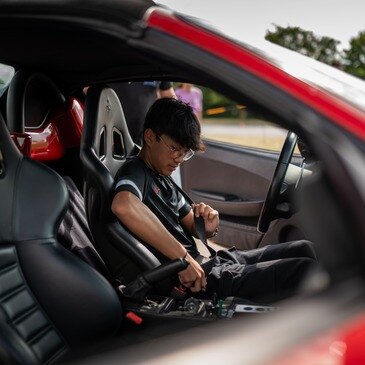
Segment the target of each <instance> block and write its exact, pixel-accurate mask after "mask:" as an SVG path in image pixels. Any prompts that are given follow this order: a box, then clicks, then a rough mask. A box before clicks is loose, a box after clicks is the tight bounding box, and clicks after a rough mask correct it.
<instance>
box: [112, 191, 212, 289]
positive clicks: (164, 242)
mask: <svg viewBox="0 0 365 365" xmlns="http://www.w3.org/2000/svg"><path fill="white" fill-rule="evenodd" d="M111 208H112V211H113V213H114V214H115V215H116V216H117V217H118V219H119V220H120V221H121V222H122V223H123V224H124V225H125V226H126V227H127V228H128V229H129V230H130V231H131V232H132V233H134V234H135V235H136V236H137V237H139V238H140V239H141V240H143V241H144V242H147V243H148V244H150V245H151V246H152V247H154V248H156V249H157V250H158V251H159V252H161V253H162V254H163V255H165V256H166V257H168V258H170V259H176V258H181V257H184V256H185V254H186V249H185V247H184V246H183V245H182V244H181V243H180V242H179V241H177V240H176V239H175V237H174V236H173V235H172V234H171V233H170V232H169V231H168V230H167V229H166V228H165V227H164V225H163V224H162V223H161V222H160V220H159V219H158V218H157V217H156V215H155V214H154V213H153V212H152V211H151V210H150V209H149V208H148V207H147V206H146V205H145V204H144V203H143V202H141V200H139V199H138V198H137V197H136V196H135V195H134V194H132V193H130V192H129V191H121V192H119V193H117V194H116V196H115V197H114V199H113V202H112V207H111ZM186 259H187V260H188V261H189V263H190V265H189V266H188V268H187V269H186V270H184V271H181V272H180V273H179V277H180V281H181V283H182V284H184V285H185V286H187V287H190V288H191V290H192V291H200V290H201V288H202V287H205V285H206V281H205V276H204V271H203V269H202V268H201V267H200V265H199V264H198V263H197V262H196V261H195V260H194V259H193V258H192V257H191V256H190V255H189V254H188V255H187V257H186Z"/></svg>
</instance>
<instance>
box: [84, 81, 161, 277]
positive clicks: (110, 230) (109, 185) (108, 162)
mask: <svg viewBox="0 0 365 365" xmlns="http://www.w3.org/2000/svg"><path fill="white" fill-rule="evenodd" d="M137 152H138V147H137V146H136V145H135V144H134V142H133V140H132V138H131V136H130V134H129V131H128V127H127V123H126V120H125V117H124V113H123V109H122V106H121V103H120V101H119V98H118V96H117V94H116V93H115V91H114V90H113V89H111V88H108V87H102V86H91V87H90V88H89V89H88V92H87V97H86V107H85V115H84V129H83V135H82V140H81V161H82V163H83V166H84V173H85V177H84V198H85V209H86V214H87V217H88V222H89V226H90V229H91V232H92V234H93V237H94V240H95V246H96V249H97V250H98V252H99V254H100V255H101V257H102V258H103V260H104V262H105V263H106V266H107V267H108V269H109V271H110V272H111V274H112V276H113V277H114V278H115V279H118V280H120V281H121V282H122V283H123V284H126V283H129V282H131V281H132V280H133V279H135V278H136V277H137V276H138V274H140V273H142V272H145V271H148V270H150V269H153V268H156V267H157V266H160V265H161V263H160V262H159V260H158V259H157V258H156V257H155V256H154V255H153V254H152V253H151V252H150V251H149V250H148V249H147V248H146V247H145V246H144V245H143V244H142V243H141V242H140V241H139V240H138V239H137V238H136V237H134V236H133V235H132V233H131V232H129V231H128V230H127V229H126V228H125V227H123V226H122V225H121V224H120V223H119V221H118V219H117V217H116V216H115V215H114V214H113V213H112V211H111V202H112V198H113V192H114V177H115V175H116V173H117V171H118V169H119V168H120V167H121V166H122V165H123V163H124V162H125V161H126V159H127V158H128V157H130V156H131V155H134V154H136V153H137Z"/></svg>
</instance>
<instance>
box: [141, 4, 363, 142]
mask: <svg viewBox="0 0 365 365" xmlns="http://www.w3.org/2000/svg"><path fill="white" fill-rule="evenodd" d="M147 24H148V26H149V27H151V28H154V29H157V30H160V31H162V32H164V33H167V34H169V35H171V36H173V37H176V38H179V39H182V40H184V41H185V42H187V43H190V44H192V45H194V46H197V47H198V48H200V49H203V50H205V51H207V52H209V53H211V54H214V55H216V56H217V57H219V58H221V59H223V60H225V61H227V62H230V63H231V64H233V65H235V66H238V67H240V68H242V69H245V70H247V71H249V72H250V73H252V74H254V75H256V76H258V77H259V78H261V79H263V80H265V81H266V82H269V83H270V84H272V85H274V86H276V87H278V88H280V89H281V90H284V91H286V92H287V93H289V94H290V95H292V96H293V97H295V98H297V99H298V100H300V101H301V102H303V103H305V104H307V105H309V106H310V107H311V108H313V109H315V110H317V111H318V112H320V113H321V114H322V115H324V116H326V117H328V118H329V119H330V120H331V121H333V122H335V123H336V124H338V125H339V126H341V127H342V128H344V129H346V130H348V131H350V132H351V133H353V134H354V135H356V136H358V137H359V138H361V139H364V140H365V113H364V112H362V111H361V110H359V109H357V108H355V107H353V106H351V105H349V104H348V103H346V102H344V101H343V100H341V99H340V98H337V97H335V96H334V95H331V94H329V93H326V92H325V91H323V90H320V89H317V88H315V87H314V86H312V85H309V84H306V83H305V82H303V81H301V80H299V79H296V78H294V77H293V76H290V75H288V74H287V73H286V72H284V71H283V70H281V69H280V68H279V67H277V66H276V65H273V64H271V63H270V62H268V61H267V60H265V59H263V58H261V57H260V56H258V55H256V54H254V53H253V52H250V51H249V50H248V49H246V48H244V46H243V45H240V44H237V43H234V42H233V41H231V40H229V39H226V38H224V37H223V36H220V35H218V34H214V33H213V32H210V31H209V30H206V29H203V28H201V27H199V26H197V25H194V24H191V23H188V22H185V21H184V20H183V19H181V18H178V17H176V16H175V15H174V14H173V13H170V12H168V11H166V10H162V9H156V10H154V11H153V12H151V14H150V15H149V17H148V18H147Z"/></svg>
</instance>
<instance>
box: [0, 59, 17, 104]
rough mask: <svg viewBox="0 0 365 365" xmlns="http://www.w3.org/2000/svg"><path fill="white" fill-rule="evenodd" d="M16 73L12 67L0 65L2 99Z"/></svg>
mask: <svg viewBox="0 0 365 365" xmlns="http://www.w3.org/2000/svg"><path fill="white" fill-rule="evenodd" d="M14 72H15V70H14V68H13V67H12V66H8V65H4V64H2V63H0V97H1V95H2V94H3V93H4V91H5V90H6V88H7V87H8V85H9V83H10V81H11V79H12V78H13V76H14Z"/></svg>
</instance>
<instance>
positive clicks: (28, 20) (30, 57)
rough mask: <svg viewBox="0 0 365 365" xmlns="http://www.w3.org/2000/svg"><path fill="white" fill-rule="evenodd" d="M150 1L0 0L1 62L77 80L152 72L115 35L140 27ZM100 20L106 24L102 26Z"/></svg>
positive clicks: (131, 33)
mask: <svg viewBox="0 0 365 365" xmlns="http://www.w3.org/2000/svg"><path fill="white" fill-rule="evenodd" d="M153 5H155V4H154V2H152V1H150V0H124V1H118V0H106V1H104V0H103V1H95V0H90V1H89V0H88V1H80V0H68V1H65V0H52V1H48V0H41V1H33V0H31V1H26V0H25V1H1V2H0V37H1V39H2V47H1V52H0V53H1V54H0V62H1V63H4V64H9V65H12V66H14V67H15V68H16V69H18V68H23V69H24V68H25V69H31V70H36V71H43V72H45V73H47V74H49V75H50V76H54V77H55V78H56V79H57V78H58V79H60V80H62V81H63V82H65V80H67V82H68V83H79V84H82V83H85V82H90V81H93V80H96V81H97V80H98V79H103V80H105V79H107V78H108V75H106V74H105V73H107V72H110V70H118V69H123V68H124V69H128V72H129V73H132V74H133V69H134V68H135V69H139V68H141V67H143V68H144V69H145V70H151V72H152V71H153V70H154V69H156V68H157V66H156V65H155V64H153V62H152V61H151V60H150V59H148V58H147V57H146V56H144V55H143V54H140V53H138V52H137V51H133V49H131V48H130V47H128V46H127V45H126V43H125V42H123V41H122V42H121V41H120V39H121V38H123V37H124V41H125V40H126V39H127V38H129V37H138V35H139V34H140V33H141V32H143V30H144V29H143V28H142V27H141V26H140V25H139V24H140V21H141V19H142V17H143V16H144V14H145V12H146V11H147V9H148V8H149V7H151V6H153ZM105 24H108V25H109V26H108V29H107V30H102V26H103V25H105ZM124 45H125V47H124ZM115 73H116V72H115ZM109 77H110V78H111V76H109Z"/></svg>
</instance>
